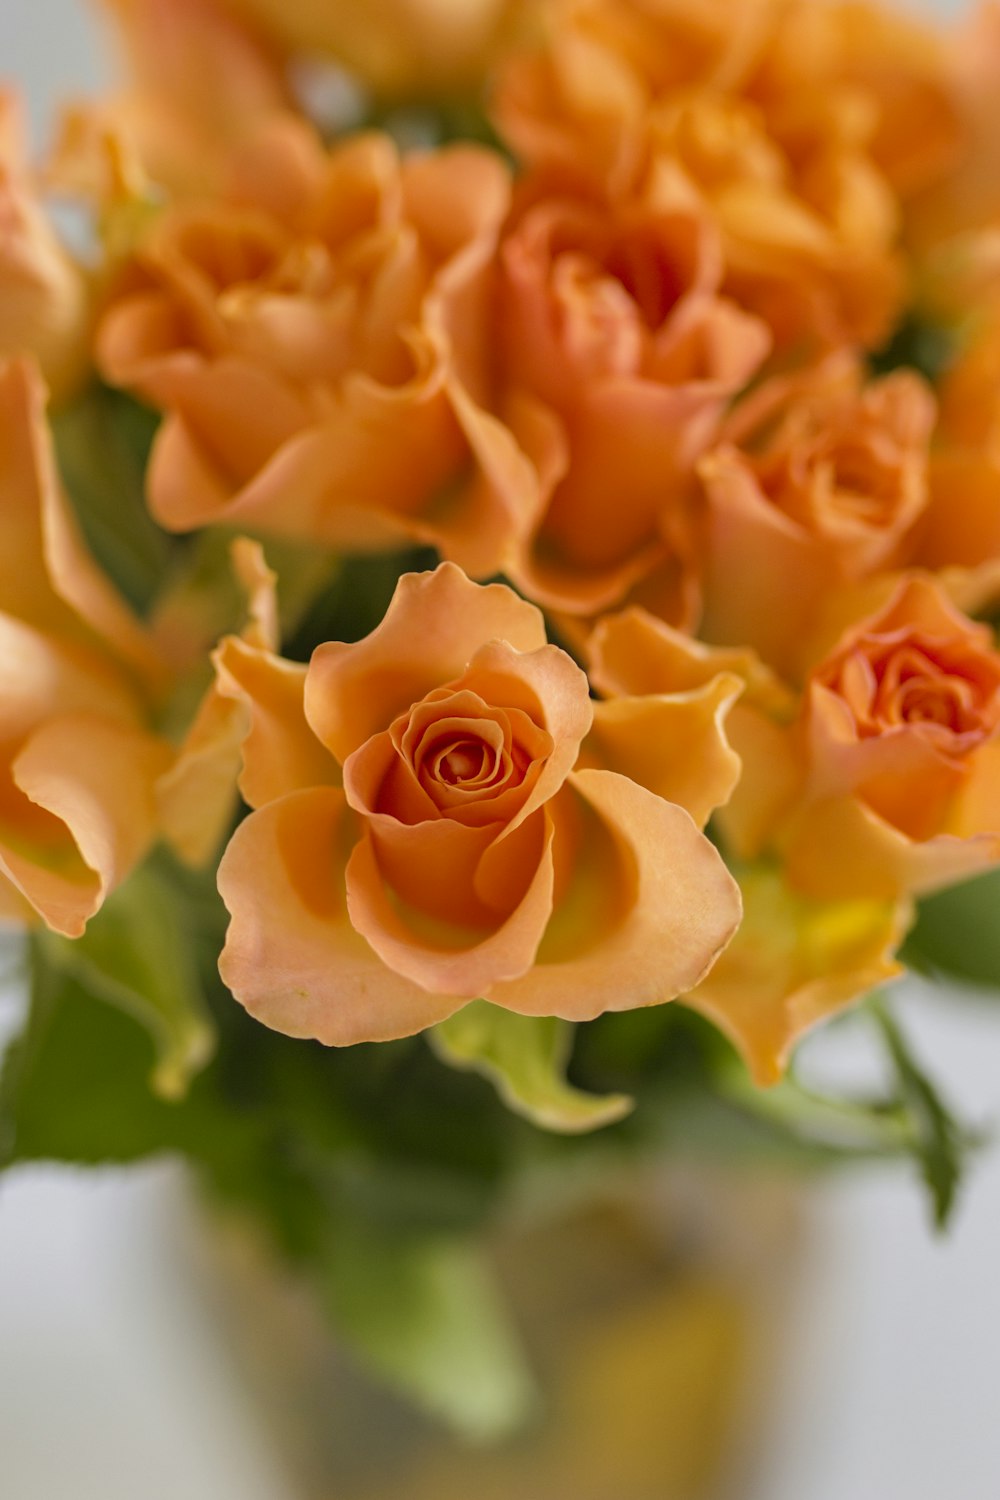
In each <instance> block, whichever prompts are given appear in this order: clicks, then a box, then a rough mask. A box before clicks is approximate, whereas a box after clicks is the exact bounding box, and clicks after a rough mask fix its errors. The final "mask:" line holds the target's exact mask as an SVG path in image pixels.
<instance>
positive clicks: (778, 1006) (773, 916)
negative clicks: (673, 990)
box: [684, 869, 912, 1088]
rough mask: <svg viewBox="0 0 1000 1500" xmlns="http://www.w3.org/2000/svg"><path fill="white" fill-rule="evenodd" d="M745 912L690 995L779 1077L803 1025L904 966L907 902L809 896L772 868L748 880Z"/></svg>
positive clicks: (762, 1076) (758, 1077) (762, 1069)
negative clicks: (824, 899) (901, 950)
mask: <svg viewBox="0 0 1000 1500" xmlns="http://www.w3.org/2000/svg"><path fill="white" fill-rule="evenodd" d="M741 888H742V891H743V905H744V918H743V925H742V926H741V928H740V931H739V932H738V933H737V934H736V936H735V938H734V939H733V941H732V942H731V943H730V945H729V947H728V948H727V949H726V951H725V953H724V954H723V955H722V957H721V958H720V959H719V962H718V963H717V964H716V965H715V967H714V969H713V970H712V972H711V973H710V974H709V975H708V977H707V978H706V979H704V980H702V982H701V984H700V985H699V986H698V987H697V989H695V990H693V991H692V992H691V994H689V995H686V996H685V997H684V1004H685V1005H690V1006H692V1007H693V1009H695V1010H697V1011H700V1012H701V1014H702V1015H704V1016H707V1017H708V1019H709V1020H710V1021H712V1022H713V1023H714V1024H715V1025H716V1026H718V1027H719V1029H720V1030H721V1031H723V1032H724V1033H725V1034H726V1036H728V1037H729V1039H730V1041H732V1043H733V1045H734V1046H735V1047H736V1048H737V1049H738V1051H739V1052H740V1053H741V1054H742V1056H743V1058H744V1060H745V1061H746V1064H747V1067H748V1068H749V1069H750V1072H751V1074H752V1075H753V1079H754V1082H755V1083H757V1084H758V1085H759V1086H760V1087H761V1088H766V1087H768V1086H769V1085H770V1084H774V1083H777V1082H778V1081H779V1079H780V1078H781V1075H782V1074H783V1073H784V1071H785V1068H786V1067H787V1064H788V1059H789V1056H790V1054H791V1051H792V1048H793V1047H794V1045H795V1043H796V1042H797V1041H798V1040H799V1038H800V1037H801V1036H802V1035H803V1033H804V1032H806V1031H808V1030H810V1028H812V1027H813V1026H816V1025H818V1024H819V1022H820V1021H824V1020H826V1019H827V1018H828V1017H829V1016H832V1015H834V1014H836V1012H837V1011H840V1010H843V1009H844V1007H845V1006H847V1005H850V1004H852V1003H853V1002H854V1001H856V1000H859V999H861V998H862V997H863V996H864V995H867V994H869V993H870V992H871V991H872V990H873V989H876V988H877V987H878V986H880V985H882V984H885V983H886V981H888V980H890V979H894V978H896V977H897V976H898V975H899V974H901V973H902V972H903V967H902V965H901V964H900V963H899V962H898V961H897V960H896V958H895V954H896V950H897V948H898V947H899V945H900V943H901V942H902V940H903V936H904V934H905V932H906V929H907V927H908V925H909V922H910V919H911V916H912V912H911V909H910V907H909V906H908V905H907V904H906V903H902V904H893V903H891V902H876V901H864V900H845V901H840V902H818V901H810V900H808V899H807V898H805V897H802V896H799V895H796V894H795V893H794V892H792V891H790V890H789V889H788V888H787V887H786V886H785V885H784V883H783V882H782V879H781V876H780V875H778V874H777V873H775V872H772V871H770V870H767V869H761V870H756V871H748V872H747V873H746V875H744V877H743V878H742V880H741Z"/></svg>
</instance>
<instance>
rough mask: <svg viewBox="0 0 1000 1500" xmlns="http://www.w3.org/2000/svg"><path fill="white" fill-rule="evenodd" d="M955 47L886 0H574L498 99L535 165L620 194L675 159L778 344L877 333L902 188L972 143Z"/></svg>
mask: <svg viewBox="0 0 1000 1500" xmlns="http://www.w3.org/2000/svg"><path fill="white" fill-rule="evenodd" d="M941 55H942V54H941V49H940V46H939V45H938V44H937V43H936V39H935V38H934V36H933V34H931V33H927V32H926V30H925V29H922V28H920V27H919V26H918V25H916V24H915V23H910V22H908V21H906V20H903V19H900V20H896V19H894V18H893V19H884V18H883V17H882V16H881V13H880V12H879V11H877V10H874V9H872V8H869V7H868V6H860V5H853V4H852V5H833V4H831V5H822V6H818V5H815V4H814V3H812V0H799V3H793V4H779V3H777V0H754V3H752V4H738V3H736V0H713V3H711V4H698V5H684V4H680V5H673V4H671V5H656V6H653V5H649V4H646V3H644V0H564V3H562V4H556V5H555V6H553V7H552V8H551V9H550V11H549V12H548V26H547V31H546V38H545V41H544V42H543V44H542V45H541V46H540V47H539V48H537V49H536V50H534V51H531V52H527V53H525V54H523V55H519V56H517V57H515V58H514V59H513V60H512V61H511V62H510V63H508V64H507V66H506V67H505V68H504V69H503V71H502V73H501V77H500V84H499V88H498V92H497V98H496V114H497V118H498V121H499V125H500V128H501V131H502V133H503V134H504V135H505V137H506V138H507V139H508V140H509V141H510V142H511V143H512V145H513V147H514V149H515V150H516V151H517V152H518V153H519V154H520V155H522V156H523V157H524V158H525V159H526V160H527V161H528V162H530V163H532V164H533V165H536V166H542V167H545V168H547V169H550V170H553V169H554V170H558V172H559V173H560V174H562V175H564V176H565V174H567V173H570V174H572V175H573V176H574V177H576V178H577V179H578V180H579V179H580V178H581V177H582V178H584V179H585V180H587V181H589V182H592V183H595V182H596V183H597V184H598V185H599V186H600V188H601V190H602V191H606V192H609V193H610V194H612V195H613V196H614V195H617V194H620V193H622V192H631V191H633V190H634V187H635V184H636V182H637V181H641V180H642V179H643V178H644V177H645V176H646V174H647V173H648V172H649V171H650V169H651V165H652V164H653V163H657V164H662V163H663V162H669V163H670V164H671V165H672V166H673V168H674V169H675V170H676V171H677V172H678V173H679V174H680V175H681V177H682V178H683V179H684V180H685V181H686V182H687V184H688V185H689V187H690V188H691V189H692V190H693V191H695V192H696V193H697V194H698V195H699V196H700V197H701V199H702V201H703V202H704V203H705V204H706V205H707V206H708V207H710V209H711V211H712V212H713V214H714V215H715V216H716V219H717V222H718V225H719V228H720V231H721V232H722V235H723V240H724V244H725V251H726V262H727V268H728V270H727V283H726V286H727V290H729V291H731V292H732V294H733V295H734V296H736V298H737V300H739V301H740V302H741V304H742V305H744V306H747V307H750V308H753V309H754V310H756V311H758V312H760V313H761V315H763V316H766V317H767V318H768V320H769V321H770V322H771V324H772V326H773V328H774V330H775V333H776V335H777V337H778V341H779V343H781V344H787V343H791V342H799V341H801V340H802V338H803V337H806V338H809V339H812V340H817V341H819V342H820V343H838V342H841V341H845V340H846V341H852V342H853V341H857V340H860V341H862V342H867V343H872V342H878V341H879V340H880V339H881V338H882V337H884V335H885V334H886V332H887V331H888V329H889V327H890V326H891V323H892V320H893V318H894V316H895V314H896V312H897V310H898V308H899V305H900V301H901V296H902V290H903V288H902V279H901V267H900V261H899V257H898V254H897V250H896V241H897V236H898V229H899V211H898V206H897V201H896V194H897V193H898V192H900V191H906V192H910V191H912V190H913V189H914V188H915V187H916V186H918V185H922V183H923V181H924V180H925V178H926V175H927V172H928V171H929V170H933V168H934V166H935V165H938V166H939V165H940V164H941V162H942V160H943V159H944V158H945V157H946V156H947V154H948V151H949V150H950V148H951V147H952V145H953V143H954V129H955V127H954V119H953V112H952V111H951V109H950V107H949V99H948V91H947V85H946V80H945V78H944V76H943V74H944V67H943V64H942V63H941V60H940V59H941ZM935 64H936V66H935Z"/></svg>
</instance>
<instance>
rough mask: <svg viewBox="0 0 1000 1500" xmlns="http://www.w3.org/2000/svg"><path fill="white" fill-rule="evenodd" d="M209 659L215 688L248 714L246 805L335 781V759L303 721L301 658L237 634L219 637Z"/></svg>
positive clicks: (244, 745) (242, 778)
mask: <svg viewBox="0 0 1000 1500" xmlns="http://www.w3.org/2000/svg"><path fill="white" fill-rule="evenodd" d="M214 661H215V669H216V673H217V676H218V687H219V692H220V693H221V694H222V696H223V697H225V698H230V699H234V700H235V701H236V702H237V703H240V704H242V705H243V707H244V709H245V710H246V712H247V715H248V726H247V725H245V726H244V733H243V737H242V755H243V771H242V774H241V776H240V791H241V792H242V794H243V797H244V800H245V801H246V802H248V803H249V804H250V806H251V807H261V806H262V805H263V804H264V803H265V802H273V801H274V800H275V798H277V797H283V796H285V794H286V793H287V792H294V791H300V790H304V789H305V788H306V787H310V786H327V785H333V784H335V783H336V782H338V781H339V779H340V776H339V767H338V766H337V763H336V761H335V760H334V759H333V757H332V756H331V755H330V753H329V751H327V750H325V749H324V747H323V746H322V745H321V744H320V742H319V740H318V739H317V738H316V736H315V735H314V734H313V732H312V730H311V729H310V727H309V725H308V724H307V723H306V717H305V713H304V711H303V693H304V691H305V684H306V670H307V669H306V668H305V667H304V666H303V665H302V664H301V663H299V662H292V661H285V660H284V658H283V657H280V656H276V655H274V654H273V652H270V651H262V650H260V649H259V648H258V647H255V646H250V645H247V643H246V642H245V641H242V640H240V639H239V638H238V637H237V636H229V637H227V639H226V640H224V641H223V642H222V645H221V646H220V647H219V649H218V650H217V651H216V653H215V656H214ZM243 718H244V716H243V715H241V720H242V719H243Z"/></svg>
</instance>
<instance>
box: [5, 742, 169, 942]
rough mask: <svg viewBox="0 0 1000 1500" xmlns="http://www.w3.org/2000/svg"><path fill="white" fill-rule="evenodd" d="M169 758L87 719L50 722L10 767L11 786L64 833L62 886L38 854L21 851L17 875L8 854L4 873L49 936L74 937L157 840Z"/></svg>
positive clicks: (163, 750)
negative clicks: (67, 869)
mask: <svg viewBox="0 0 1000 1500" xmlns="http://www.w3.org/2000/svg"><path fill="white" fill-rule="evenodd" d="M169 754H170V752H169V748H168V747H167V746H166V745H165V744H164V743H163V741H161V740H157V739H155V738H154V737H153V736H152V735H150V734H146V733H144V732H143V731H142V730H139V729H135V728H131V727H128V726H126V725H121V724H113V723H110V722H108V721H107V720H104V719H99V718H94V717H91V716H88V715H86V714H76V715H69V714H67V715H66V716H65V717H62V718H53V719H49V720H48V721H47V722H46V723H45V724H43V725H42V726H41V727H40V728H39V729H37V730H36V731H35V733H34V734H32V735H31V736H30V737H29V738H28V740H27V741H26V743H25V745H24V746H23V748H22V749H21V751H20V752H19V754H18V756H17V758H16V759H15V761H14V763H13V767H12V771H13V777H14V782H15V784H16V786H17V787H18V788H19V789H20V790H21V791H22V792H23V793H24V795H25V796H26V797H27V798H28V799H29V801H30V802H32V803H34V804H35V806H36V807H39V808H42V809H44V810H45V811H46V812H48V813H51V814H52V815H53V816H54V817H55V818H57V819H59V821H60V822H61V823H62V824H64V825H65V828H66V830H67V833H68V835H69V839H70V840H71V841H72V849H71V850H70V860H69V864H70V866H71V867H75V870H74V873H73V874H72V875H71V877H70V879H69V880H66V879H60V876H59V874H58V873H56V872H55V871H53V870H52V869H49V868H46V859H45V855H44V853H43V854H42V855H41V856H40V857H39V858H38V860H37V862H35V861H33V860H32V858H31V854H30V852H28V853H25V852H24V851H21V857H20V858H19V859H18V861H17V864H16V867H15V863H14V861H13V860H12V858H11V857H10V854H9V852H8V854H7V857H6V859H5V866H6V873H7V874H8V876H9V877H10V878H11V879H13V880H14V882H15V884H16V885H17V886H18V888H19V889H20V890H21V892H22V894H23V895H24V896H25V897H26V898H27V899H28V900H29V901H30V902H31V903H32V905H33V906H34V907H35V909H36V910H37V911H38V912H39V914H40V916H41V917H42V918H43V919H44V921H45V922H46V923H47V924H48V925H49V926H50V927H52V928H54V929H55V931H57V932H61V933H63V934H64V935H65V936H66V937H79V936H80V934H81V933H82V931H83V929H84V926H85V925H86V922H87V919H88V918H89V917H92V916H93V915H94V913H95V912H96V911H97V910H98V908H99V907H100V905H101V903H102V902H103V900H104V898H105V897H106V896H107V894H108V893H109V891H111V890H113V889H114V888H115V886H117V885H119V884H120V883H121V881H122V880H124V878H125V876H126V875H127V874H128V873H129V871H130V870H131V869H132V868H133V866H134V865H135V864H136V863H137V862H138V861H139V860H140V859H141V858H142V856H143V855H144V854H145V853H146V851H147V849H148V848H149V846H150V844H151V843H152V841H153V839H154V837H155V834H156V823H157V810H156V799H155V785H156V781H157V778H158V777H159V776H160V775H161V774H162V772H163V770H164V769H165V767H166V764H167V762H168V760H169ZM64 857H65V856H64ZM78 860H79V861H80V862H82V865H83V866H84V867H85V871H81V870H80V868H79V864H78Z"/></svg>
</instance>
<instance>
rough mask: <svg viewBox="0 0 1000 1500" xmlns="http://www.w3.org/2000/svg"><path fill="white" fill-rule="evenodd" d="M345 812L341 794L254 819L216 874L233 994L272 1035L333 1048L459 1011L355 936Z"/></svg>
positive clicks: (322, 792)
mask: <svg viewBox="0 0 1000 1500" xmlns="http://www.w3.org/2000/svg"><path fill="white" fill-rule="evenodd" d="M345 813H346V808H345V804H344V797H343V793H342V792H341V791H339V790H338V789H337V788H334V787H319V788H315V789H312V790H308V791H301V792H293V793H291V794H290V795H289V796H287V797H282V798H280V799H279V800H278V801H276V802H271V803H269V804H268V805H267V806H266V807H263V808H261V809H260V810H259V811H258V812H255V813H252V814H251V816H250V817H249V818H247V819H245V821H244V822H243V823H241V824H240V826H239V828H238V829H237V830H236V832H235V834H234V835H233V838H232V840H231V842H230V844H229V847H228V849H227V850H226V852H225V854H224V855H223V858H222V863H221V864H220V866H219V891H220V892H221V895H222V899H223V901H224V902H225V903H226V906H227V908H228V910H229V913H230V915H231V918H232V920H231V922H230V925H229V931H228V934H227V936H226V945H225V948H224V949H223V952H222V956H221V958H220V960H219V971H220V973H221V975H222V977H223V979H224V980H225V982H226V984H227V985H228V986H229V988H230V989H231V990H232V992H233V994H234V995H235V997H236V999H237V1000H238V1001H239V1002H240V1004H241V1005H243V1006H245V1007H246V1009H247V1010H248V1011H249V1012H250V1014H251V1015H252V1016H255V1017H256V1018H257V1020H259V1021H262V1022H263V1023H264V1025H266V1026H270V1027H271V1028H272V1030H275V1031H281V1032H284V1033H285V1035H286V1036H295V1037H313V1038H315V1039H316V1040H318V1041H321V1042H324V1043H325V1044H326V1045H328V1046H349V1045H351V1044H353V1043H355V1042H371V1041H388V1040H390V1039H391V1038H393V1037H401V1036H410V1035H412V1034H413V1033H414V1032H417V1031H421V1030H423V1029H424V1027H426V1026H433V1025H434V1024H435V1023H436V1022H438V1021H443V1020H444V1019H445V1018H446V1017H447V1016H450V1015H452V1014H453V1013H454V1012H455V1011H456V1010H457V1009H458V1008H459V1005H460V1004H461V1001H458V1000H455V999H454V998H451V997H444V996H441V995H430V994H428V993H427V992H426V991H425V990H423V989H421V988H420V987H419V986H418V985H415V984H412V983H411V982H410V981H409V980H408V979H404V978H402V977H401V976H400V975H399V974H396V973H394V972H393V971H392V970H391V969H389V968H387V967H386V965H385V964H384V963H383V962H382V961H381V959H379V958H378V957H377V956H376V955H375V953H373V951H372V949H371V948H370V947H369V946H368V944H367V943H366V942H365V940H364V938H362V937H360V936H359V935H358V933H357V932H356V931H355V930H354V928H353V927H352V926H351V923H350V919H349V917H348V914H347V907H346V903H345V898H344V883H343V866H344V860H345V858H346V855H347V852H348V850H349V847H350V841H351V837H352V830H351V828H350V825H349V824H348V823H347V822H346V819H345Z"/></svg>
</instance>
